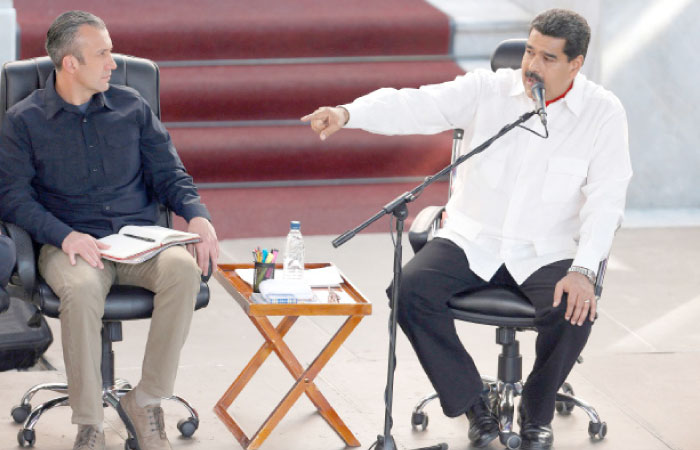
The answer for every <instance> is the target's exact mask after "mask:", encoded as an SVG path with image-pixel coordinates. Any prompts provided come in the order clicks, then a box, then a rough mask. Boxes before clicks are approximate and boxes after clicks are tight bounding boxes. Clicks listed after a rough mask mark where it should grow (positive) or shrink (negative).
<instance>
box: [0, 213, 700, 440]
mask: <svg viewBox="0 0 700 450" xmlns="http://www.w3.org/2000/svg"><path fill="white" fill-rule="evenodd" d="M333 237H334V236H315V237H307V238H306V245H307V253H308V256H307V260H308V261H310V262H314V261H319V262H321V261H332V262H334V263H335V264H336V265H338V266H339V267H340V269H341V270H342V271H343V272H344V273H345V274H346V276H348V277H349V278H350V279H351V280H352V281H353V282H354V283H355V284H356V285H357V287H358V288H359V289H360V291H361V292H362V293H363V294H364V295H365V296H366V297H367V298H368V299H370V300H371V301H372V302H373V308H374V311H373V314H372V316H370V317H367V318H365V320H363V321H362V322H361V323H360V325H359V327H358V328H357V329H356V330H355V332H354V333H353V334H352V335H351V336H350V338H349V339H348V341H347V342H346V343H345V345H343V347H341V349H340V350H339V351H338V353H337V354H336V355H335V357H334V358H333V359H332V360H331V361H330V363H329V364H328V366H327V367H326V368H325V369H324V370H323V371H322V372H321V374H320V376H319V378H318V379H317V381H318V382H317V384H318V386H319V388H320V389H321V391H322V392H323V393H324V394H325V395H326V396H327V398H328V399H329V401H330V402H331V404H332V405H333V406H334V407H335V408H336V410H337V411H338V413H339V414H340V416H341V417H343V419H344V420H345V421H346V423H347V424H348V425H349V427H350V428H351V429H352V431H353V432H354V433H355V434H356V436H357V437H358V439H359V440H360V441H361V442H362V446H363V448H367V447H369V445H370V444H372V442H373V441H374V439H375V437H376V435H377V434H379V433H381V432H382V429H383V423H384V406H383V390H384V383H385V380H386V352H387V348H388V339H387V320H388V308H387V303H386V300H385V298H384V295H383V289H384V287H385V286H386V285H387V283H388V282H389V279H390V276H391V266H392V265H391V258H392V244H391V239H390V238H389V235H388V233H387V234H366V235H363V234H360V235H358V236H357V237H355V238H354V239H353V240H351V241H350V242H348V243H347V244H346V245H344V246H342V247H341V248H339V249H333V248H332V246H331V245H330V241H331V239H332V238H333ZM257 245H260V246H264V247H281V246H282V239H281V238H274V239H246V240H231V241H226V242H224V243H223V249H224V256H223V258H222V262H241V261H247V260H248V259H249V258H250V250H251V249H252V248H254V247H255V246H257ZM405 253H406V255H405V256H406V258H409V257H410V256H411V252H410V250H408V249H406V251H405ZM697 255H700V227H688V228H672V229H665V228H642V229H630V228H623V229H622V230H620V231H619V233H618V236H617V241H616V244H615V247H614V249H613V255H612V258H611V260H610V268H609V271H608V275H607V278H606V283H605V291H604V295H603V301H602V305H601V314H600V319H599V321H598V323H597V324H596V326H595V328H594V332H593V335H592V337H591V339H590V341H589V344H588V346H587V348H586V350H585V351H584V354H583V356H584V358H585V363H584V364H583V365H580V366H577V367H576V368H575V369H574V372H573V373H572V375H571V377H570V379H569V381H570V382H571V383H572V384H573V386H574V389H575V390H576V394H578V395H579V396H581V397H582V398H584V399H586V400H587V401H588V402H590V403H591V404H593V405H594V406H595V407H596V408H597V410H598V412H599V413H600V414H601V416H602V418H603V419H604V420H605V421H606V422H607V423H608V427H609V432H608V436H607V437H606V439H605V440H603V441H601V442H595V443H593V442H591V441H590V440H589V438H588V434H587V431H586V430H587V424H588V419H587V417H586V416H585V414H583V413H581V412H580V411H576V412H574V414H572V415H571V416H566V417H562V416H558V417H556V418H555V421H554V424H553V425H554V431H555V447H556V448H557V449H558V450H565V449H588V448H596V449H599V450H603V449H615V450H618V449H629V448H633V449H638V450H655V449H669V448H670V449H697V448H698V443H697V439H696V438H695V437H694V432H693V430H692V426H693V424H694V423H695V421H694V420H692V418H693V417H697V411H696V408H695V405H696V402H697V401H698V400H700V395H699V394H697V383H698V382H697V380H698V373H699V372H700V352H699V351H698V350H699V349H700V327H698V325H697V323H698V319H700V278H698V277H697V275H698V273H699V271H698V269H697V264H696V262H695V261H696V258H697ZM211 288H212V294H213V295H212V300H211V303H210V306H209V307H208V308H207V309H205V310H202V311H199V312H198V313H197V314H195V319H194V323H193V327H192V331H191V335H190V339H189V341H188V343H187V345H186V348H185V350H184V353H183V356H182V361H181V369H180V373H179V377H178V381H177V392H178V394H179V395H181V396H183V397H185V398H187V399H188V400H189V401H191V402H192V403H193V404H194V405H195V406H196V407H197V408H198V410H199V413H200V415H201V418H202V423H201V426H200V429H199V430H198V431H197V433H196V434H195V436H194V437H193V438H192V439H189V440H186V439H181V438H178V437H177V436H178V435H179V434H178V432H177V430H176V429H175V423H176V422H177V420H178V419H179V418H180V417H181V415H182V413H183V411H181V410H179V409H178V408H177V407H174V406H171V405H167V404H166V405H164V406H165V409H166V423H167V427H168V434H169V436H170V437H171V440H172V442H173V446H174V447H175V448H182V449H184V448H192V449H194V448H198V449H199V448H201V449H208V450H209V449H229V448H233V449H236V448H240V446H239V445H238V443H237V441H236V440H235V439H234V438H233V437H232V435H231V434H229V432H228V431H227V429H226V428H225V427H224V426H223V424H222V423H221V422H219V420H218V419H217V418H216V416H215V415H214V413H213V412H212V407H213V405H214V404H215V402H216V401H217V400H218V398H219V397H220V396H221V395H222V393H223V392H224V390H225V389H226V388H227V387H228V385H229V384H230V383H231V382H232V381H233V379H234V378H235V377H236V376H237V374H238V373H239V371H240V370H241V369H242V368H243V367H244V365H245V364H246V363H247V362H248V360H249V359H250V357H251V356H252V355H253V353H254V352H255V350H257V348H258V347H259V346H260V345H261V343H262V338H261V337H260V335H259V334H258V332H257V331H256V329H255V328H254V327H253V325H252V324H251V323H250V322H249V321H248V319H247V318H246V317H245V316H244V315H243V314H242V313H241V311H240V309H239V307H238V306H237V304H235V303H234V302H233V301H232V300H231V299H230V298H229V297H228V295H227V293H226V292H225V291H224V290H223V288H222V287H221V286H220V285H219V284H218V283H216V282H212V283H211ZM339 323H340V321H339V319H337V318H328V317H315V318H311V319H309V318H302V319H300V320H299V322H298V323H297V325H296V326H295V327H294V328H293V329H292V330H291V331H290V333H289V335H288V337H287V338H286V341H287V342H288V343H289V345H290V347H291V348H292V350H293V351H294V352H295V353H296V354H297V356H298V357H299V359H300V360H301V361H302V363H303V364H308V363H309V362H310V361H311V360H312V359H313V358H314V357H315V355H316V352H318V351H319V350H320V348H321V346H322V345H323V344H324V343H325V342H326V341H327V340H328V339H329V335H330V334H331V333H333V332H334V331H335V330H336V328H337V327H338V326H339ZM51 326H52V328H53V330H54V336H55V339H56V342H55V344H54V345H53V346H52V347H51V348H50V349H49V351H48V353H47V358H48V359H49V361H50V362H51V363H52V364H54V365H55V366H56V367H57V368H58V370H57V371H53V372H44V371H31V372H22V373H19V372H6V373H0V413H3V414H4V415H3V417H4V419H0V449H10V448H16V447H17V444H16V440H15V439H16V434H17V431H18V430H19V426H18V425H16V424H15V423H14V422H12V420H11V418H10V416H9V411H10V408H11V407H12V406H13V405H14V404H16V403H17V402H18V401H19V399H20V396H21V393H22V392H23V391H24V389H26V388H27V387H29V386H31V385H33V384H35V383H39V382H46V381H51V380H60V379H62V378H63V362H62V359H61V348H60V330H59V327H58V324H57V321H55V320H51ZM458 328H459V332H460V335H461V338H462V340H463V342H464V343H465V345H467V346H468V348H470V349H471V351H472V354H473V355H474V357H475V359H476V361H477V363H478V364H479V366H480V368H481V370H482V372H483V373H485V374H493V373H495V368H496V361H497V352H498V347H497V346H496V344H495V343H494V331H493V329H492V328H490V327H486V326H478V325H469V324H460V325H459V326H458ZM147 329H148V322H147V321H139V322H133V323H128V324H125V326H124V336H125V341H124V342H122V343H118V344H116V345H115V350H116V353H117V367H118V370H117V371H118V375H120V376H122V377H124V378H127V379H130V380H131V381H133V382H136V381H137V380H138V378H139V365H140V361H141V359H142V355H143V353H142V352H143V348H142V347H143V342H144V341H145V337H146V333H147ZM520 337H521V343H522V345H521V349H522V351H523V354H524V366H525V368H526V371H527V368H528V367H529V366H530V365H531V364H532V354H533V342H534V334H533V333H521V334H520ZM397 346H398V351H397V357H398V366H397V370H396V382H395V392H396V398H395V401H394V427H393V435H394V437H395V439H396V441H397V445H398V446H399V448H402V449H404V448H405V449H410V448H415V447H421V446H426V445H431V444H434V443H437V442H446V443H448V444H449V447H450V448H451V449H455V450H458V449H467V448H469V444H468V441H467V436H466V435H467V433H466V419H464V418H458V419H448V418H446V417H444V416H443V415H442V414H441V412H440V409H439V406H438V405H437V404H436V403H434V404H432V405H430V406H429V407H428V412H429V414H430V425H429V427H428V429H427V430H425V431H413V430H412V429H411V426H410V422H409V418H410V412H411V409H412V407H413V405H414V404H415V402H416V401H417V400H419V399H420V398H421V397H422V396H424V395H426V394H427V393H429V392H430V390H431V389H430V385H429V383H428V381H427V378H426V377H425V375H423V373H422V371H421V369H420V366H419V364H418V362H417V360H416V358H415V355H414V354H413V352H412V350H411V349H410V347H409V345H408V343H407V341H406V339H405V338H403V336H400V338H399V340H398V343H397ZM291 384H292V378H291V376H290V375H289V374H288V373H287V371H286V370H285V369H284V367H283V366H282V365H281V364H280V363H279V361H278V360H277V359H276V357H275V356H274V355H272V356H271V357H270V358H268V361H267V362H266V363H265V364H264V365H263V366H262V368H261V370H260V372H259V374H258V376H257V377H256V378H254V380H253V381H252V382H251V384H250V385H249V386H248V387H247V388H246V390H245V391H244V392H243V393H242V394H241V396H240V397H239V398H238V399H237V400H236V402H234V404H233V405H232V406H231V408H230V409H229V412H230V413H231V414H232V415H234V417H236V418H237V419H238V420H240V421H241V424H242V427H243V429H244V430H245V431H246V432H247V433H248V434H249V435H252V433H253V432H254V431H255V430H256V429H257V427H258V425H259V424H260V423H261V422H262V421H263V420H264V419H265V418H266V417H267V414H268V413H269V412H270V410H271V409H272V408H273V407H274V406H275V405H276V404H277V402H278V401H279V400H280V398H281V397H282V396H283V395H284V394H285V393H286V391H287V390H288V389H289V387H290V386H291ZM42 398H44V397H42ZM45 398H48V396H47V397H45ZM40 400H41V398H38V399H37V401H40ZM106 420H107V431H108V434H107V447H108V448H109V449H121V448H123V440H122V439H123V436H124V430H123V427H121V426H120V424H119V422H118V420H117V418H116V415H115V413H114V412H112V411H107V413H106ZM69 422H70V412H69V409H68V408H59V409H58V410H55V411H53V412H50V413H48V414H46V415H45V416H44V417H43V418H42V420H41V422H40V423H39V426H38V427H37V442H36V448H37V449H46V450H51V449H69V448H71V445H72V442H73V438H74V433H75V429H74V427H73V426H71V425H70V424H69ZM343 447H344V445H343V443H342V441H341V440H340V439H339V438H338V437H337V436H336V435H335V433H333V432H332V431H331V430H330V428H329V427H328V426H327V425H326V423H325V422H324V421H323V420H322V419H321V418H320V416H318V414H316V413H315V410H314V408H313V406H312V405H311V403H310V402H309V401H308V400H307V399H306V398H304V397H302V398H301V399H300V401H299V402H298V403H297V404H296V405H295V406H294V407H292V409H291V410H290V412H289V413H288V414H287V416H286V417H285V418H284V419H283V420H282V421H281V422H280V424H279V425H278V427H277V428H276V429H275V430H274V431H273V432H272V434H271V435H270V437H269V438H268V439H267V440H266V441H265V443H264V444H263V447H262V448H263V449H289V450H294V449H310V450H315V449H340V448H343ZM489 448H494V449H495V448H502V447H500V445H497V444H496V443H492V444H491V446H490V447H489Z"/></svg>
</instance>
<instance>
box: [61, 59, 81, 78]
mask: <svg viewBox="0 0 700 450" xmlns="http://www.w3.org/2000/svg"><path fill="white" fill-rule="evenodd" d="M78 64H79V61H78V58H76V57H75V56H73V55H66V56H64V57H63V61H61V68H62V69H63V70H65V71H66V72H68V73H71V74H72V73H75V71H76V70H77V68H78Z"/></svg>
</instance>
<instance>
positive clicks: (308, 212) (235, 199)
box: [175, 181, 448, 282]
mask: <svg viewBox="0 0 700 450" xmlns="http://www.w3.org/2000/svg"><path fill="white" fill-rule="evenodd" d="M417 184H418V183H415V182H411V183H385V184H371V183H370V184H362V185H346V186H313V187H311V186H302V187H279V188H275V187H270V188H252V189H201V188H200V189H199V193H200V195H201V196H202V201H203V202H204V203H205V204H206V205H207V208H209V211H211V214H212V220H213V223H214V225H215V226H216V233H217V236H218V237H219V239H240V238H246V237H273V236H284V235H286V234H287V232H288V231H289V221H290V220H299V221H301V225H302V232H303V233H304V235H306V236H311V235H329V237H328V246H329V248H330V245H331V244H330V243H331V240H333V239H334V238H335V237H336V236H338V235H340V234H341V233H343V232H345V231H347V230H349V229H352V228H353V227H355V226H357V225H359V224H360V223H362V222H364V221H365V220H367V219H368V218H369V217H371V216H373V215H374V214H376V213H377V212H378V211H380V210H381V209H382V207H383V206H384V205H386V204H387V203H389V202H390V201H392V200H393V199H394V198H396V197H398V196H399V195H401V194H402V193H404V192H407V191H409V190H411V189H413V188H414V187H415V186H416V185H417ZM447 190H448V188H447V183H446V182H442V181H438V182H436V183H433V184H432V185H431V186H429V187H428V188H426V189H425V190H424V191H423V193H422V194H421V195H420V196H419V197H418V199H417V200H416V201H415V202H412V203H410V204H409V205H408V213H409V216H408V218H407V220H406V226H405V230H408V229H409V227H410V226H411V222H412V221H413V218H414V217H415V216H416V214H418V212H420V210H421V209H423V208H424V207H426V206H428V205H443V204H445V201H446V200H447ZM175 222H176V227H178V228H179V229H186V224H185V223H184V221H183V220H182V219H181V218H179V217H176V218H175ZM390 227H391V226H390V225H389V217H388V216H386V217H383V218H381V219H380V220H378V221H376V222H375V223H373V224H372V225H370V226H369V227H368V228H366V229H364V230H363V231H362V232H363V233H387V239H389V236H388V231H389V229H390ZM351 246H352V244H351V243H349V245H348V248H349V247H351ZM343 248H346V247H343ZM410 251H411V250H410V249H408V248H404V252H410ZM390 258H391V255H390V254H389V255H387V261H389V262H388V263H387V264H390V261H391V260H390ZM387 282H388V281H387Z"/></svg>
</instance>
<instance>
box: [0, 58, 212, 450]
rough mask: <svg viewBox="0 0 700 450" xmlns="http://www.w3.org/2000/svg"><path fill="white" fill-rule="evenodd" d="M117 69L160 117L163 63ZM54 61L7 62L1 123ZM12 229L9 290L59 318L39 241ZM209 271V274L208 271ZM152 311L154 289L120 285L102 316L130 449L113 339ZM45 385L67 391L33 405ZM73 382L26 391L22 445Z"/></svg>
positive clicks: (114, 401) (185, 431) (110, 374)
mask: <svg viewBox="0 0 700 450" xmlns="http://www.w3.org/2000/svg"><path fill="white" fill-rule="evenodd" d="M114 60H115V62H116V63H117V68H116V69H115V70H114V71H113V72H112V78H111V80H110V83H112V84H121V85H126V86H130V87H132V88H134V89H136V90H137V91H138V92H139V93H140V94H141V95H142V96H143V97H144V98H145V99H146V101H147V102H148V103H149V105H150V106H151V108H152V109H153V111H154V113H155V114H156V116H158V117H159V118H160V93H159V90H160V79H159V69H158V66H157V65H156V64H155V63H153V62H152V61H150V60H147V59H142V58H135V57H132V56H126V55H116V54H115V55H114ZM52 70H53V64H52V62H51V60H50V59H49V58H48V57H43V58H35V59H29V60H23V61H15V62H9V63H6V64H5V65H4V67H3V69H2V74H1V75H0V77H1V79H2V80H1V84H0V122H1V121H2V119H3V117H4V115H5V112H6V111H7V109H8V108H10V107H11V106H12V105H14V104H15V103H17V102H19V101H20V100H22V99H24V98H25V97H27V96H28V95H29V94H30V93H31V92H33V91H34V90H36V89H38V88H43V87H44V84H45V82H46V79H47V78H48V76H49V74H50V73H51V71H52ZM171 220H172V217H171V213H170V211H169V210H167V209H166V208H165V207H161V214H160V220H159V223H158V224H159V225H161V226H166V227H170V226H171ZM5 226H6V227H7V230H8V234H9V235H10V237H11V238H12V239H13V240H14V242H15V245H16V247H17V265H16V273H15V275H14V276H13V279H12V281H11V284H10V285H9V286H8V290H9V291H10V293H11V294H12V296H13V297H19V298H23V299H25V300H27V301H31V302H33V303H34V304H35V305H36V306H37V307H38V308H39V311H40V313H41V314H44V315H46V316H49V317H54V318H57V317H58V307H59V303H60V301H59V299H58V297H56V295H55V294H54V293H53V292H52V291H51V288H49V286H48V285H47V284H46V282H45V281H44V280H43V279H42V278H41V276H40V275H39V274H38V273H37V269H36V258H37V252H36V250H37V249H38V246H37V245H36V243H34V242H32V240H31V238H30V236H29V234H28V233H27V232H26V231H24V230H23V229H21V228H19V227H17V226H16V225H14V224H11V223H6V224H5ZM209 275H210V274H209ZM208 278H209V276H208V275H207V276H206V277H203V280H202V283H201V288H200V291H199V294H198V295H197V300H196V302H195V309H200V308H204V307H205V306H207V304H208V303H209V287H208V285H207V283H206V281H207V280H208ZM152 312H153V293H152V292H151V291H148V290H146V289H143V288H139V287H136V286H123V285H116V286H114V287H112V289H111V291H110V292H109V294H108V296H107V301H106V304H105V313H104V316H103V317H102V325H103V328H102V386H103V391H102V399H103V402H104V405H105V406H107V405H109V406H112V407H113V408H115V409H116V410H117V411H118V413H119V415H120V417H121V419H122V420H123V421H124V424H125V426H126V427H127V430H128V432H129V434H130V436H131V437H130V438H129V439H128V440H127V442H126V444H125V448H127V449H129V448H132V449H134V448H137V447H136V444H137V442H136V438H135V433H134V432H133V426H132V424H131V422H130V421H129V419H128V418H127V417H126V415H125V414H124V412H123V411H122V410H121V407H119V399H120V398H121V397H122V396H123V395H124V394H126V393H127V392H129V390H130V389H131V388H132V386H131V385H130V384H129V383H128V382H127V381H125V380H120V379H117V380H115V378H114V352H113V351H112V343H113V342H118V341H121V340H122V323H121V322H122V321H123V320H135V319H146V318H150V317H151V314H152ZM41 390H51V391H55V392H59V393H61V394H63V395H61V396H59V397H56V398H54V399H52V400H49V401H47V402H45V403H43V404H41V405H39V406H37V407H36V408H34V409H32V407H31V404H30V401H31V399H32V397H33V396H34V394H36V393H37V392H39V391H41ZM67 392H68V385H67V384H65V383H47V384H39V385H36V386H34V387H32V388H31V389H29V391H27V392H26V393H25V394H24V396H23V397H22V401H21V403H20V404H19V405H18V406H15V407H14V408H12V412H11V413H12V418H13V419H14V421H15V422H17V423H24V426H23V428H22V429H21V430H20V431H19V433H18V435H17V441H18V442H19V445H20V446H24V445H28V446H32V445H33V444H34V443H35V442H36V434H35V431H34V428H35V426H36V424H37V421H38V420H39V418H40V417H41V415H42V414H43V413H44V412H46V411H48V410H49V409H51V408H53V407H55V406H63V405H68V404H69V403H68V396H67ZM168 400H174V401H176V402H178V403H180V404H182V405H183V406H184V407H185V408H186V409H187V411H188V413H189V417H187V418H186V419H182V420H180V422H179V423H178V425H177V427H178V429H179V430H180V433H181V434H182V435H183V436H185V437H190V436H192V435H193V434H194V432H195V431H196V430H197V428H198V427H199V415H198V414H197V412H196V411H195V409H194V408H193V407H192V406H190V404H189V403H187V402H186V401H185V400H183V399H182V398H180V397H177V396H173V397H170V398H169V399H168Z"/></svg>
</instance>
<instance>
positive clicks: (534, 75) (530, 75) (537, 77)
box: [525, 70, 544, 83]
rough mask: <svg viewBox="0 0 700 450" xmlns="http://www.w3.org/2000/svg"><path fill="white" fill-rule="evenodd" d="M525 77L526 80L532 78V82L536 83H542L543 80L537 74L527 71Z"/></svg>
mask: <svg viewBox="0 0 700 450" xmlns="http://www.w3.org/2000/svg"><path fill="white" fill-rule="evenodd" d="M525 76H526V77H528V78H532V79H533V80H535V81H538V82H540V83H544V80H543V79H542V77H541V76H539V75H538V74H536V73H535V72H530V71H529V70H528V71H527V72H525Z"/></svg>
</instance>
